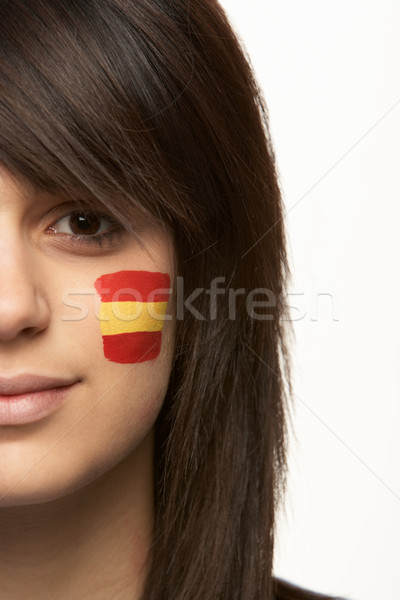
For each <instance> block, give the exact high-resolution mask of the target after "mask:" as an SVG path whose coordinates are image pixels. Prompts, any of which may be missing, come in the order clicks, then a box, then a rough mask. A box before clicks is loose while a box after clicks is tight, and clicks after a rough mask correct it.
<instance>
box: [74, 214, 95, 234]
mask: <svg viewBox="0 0 400 600" xmlns="http://www.w3.org/2000/svg"><path fill="white" fill-rule="evenodd" d="M69 225H70V227H71V231H72V232H73V233H74V234H87V235H93V234H95V233H97V232H98V230H99V228H100V226H101V218H100V217H98V216H97V215H96V214H91V213H73V214H72V215H71V216H70V218H69Z"/></svg>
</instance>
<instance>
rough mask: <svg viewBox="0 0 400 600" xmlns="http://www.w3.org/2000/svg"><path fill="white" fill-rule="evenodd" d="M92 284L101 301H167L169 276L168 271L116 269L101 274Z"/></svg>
mask: <svg viewBox="0 0 400 600" xmlns="http://www.w3.org/2000/svg"><path fill="white" fill-rule="evenodd" d="M94 285H95V288H96V290H97V291H98V293H99V294H100V296H101V300H102V302H135V301H136V302H167V301H168V299H169V292H168V291H166V290H168V289H169V287H170V278H169V275H168V273H152V272H151V271H118V272H117V273H108V274H106V275H102V276H101V277H99V278H98V279H96V281H95V284H94ZM158 290H160V292H158ZM155 292H156V293H155Z"/></svg>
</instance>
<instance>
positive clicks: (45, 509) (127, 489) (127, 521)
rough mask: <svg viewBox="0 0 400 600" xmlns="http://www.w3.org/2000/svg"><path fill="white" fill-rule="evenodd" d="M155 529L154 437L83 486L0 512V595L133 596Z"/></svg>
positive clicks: (44, 599)
mask: <svg viewBox="0 0 400 600" xmlns="http://www.w3.org/2000/svg"><path fill="white" fill-rule="evenodd" d="M152 526H153V462H152V438H151V436H148V437H147V438H146V439H145V440H144V442H142V444H141V445H140V447H138V448H137V449H136V450H135V451H134V452H133V453H132V454H131V455H129V456H128V457H127V458H126V459H125V460H124V461H122V462H121V463H119V464H118V465H117V466H116V467H114V468H113V469H111V470H110V471H108V472H107V473H106V474H105V475H104V476H102V477H100V478H98V479H97V480H95V481H94V482H92V483H90V484H88V485H87V486H85V487H84V488H82V489H80V490H78V491H76V492H73V493H72V494H69V495H68V496H64V497H62V498H59V499H57V500H54V501H52V502H47V503H43V504H35V505H29V506H7V507H3V508H1V509H0V589H1V590H2V597H4V598H8V599H9V600H14V599H15V600H16V599H17V598H26V597H29V598H40V599H41V600H50V599H53V598H57V599H58V600H64V599H65V600H66V599H70V598H91V600H109V598H113V600H125V599H128V598H129V600H133V599H137V598H139V597H140V593H141V590H142V587H143V583H144V579H145V575H146V558H147V556H148V552H149V548H150V543H151V534H152Z"/></svg>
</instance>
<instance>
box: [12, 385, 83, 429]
mask: <svg viewBox="0 0 400 600" xmlns="http://www.w3.org/2000/svg"><path fill="white" fill-rule="evenodd" d="M80 381H81V379H79V378H69V379H64V378H59V377H57V378H56V377H47V376H42V375H31V374H22V375H16V376H14V377H0V426H2V425H25V424H28V423H34V422H36V421H39V420H41V419H44V418H45V417H47V416H49V415H50V414H52V413H53V412H55V411H56V410H57V409H58V408H59V407H60V406H61V405H62V404H63V402H64V400H65V398H66V396H67V395H68V393H69V391H70V390H71V389H72V388H73V387H75V386H76V385H77V384H78V383H79V382H80Z"/></svg>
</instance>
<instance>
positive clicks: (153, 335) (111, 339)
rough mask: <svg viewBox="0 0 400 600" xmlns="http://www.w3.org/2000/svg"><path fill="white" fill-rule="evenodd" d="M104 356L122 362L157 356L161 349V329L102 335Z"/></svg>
mask: <svg viewBox="0 0 400 600" xmlns="http://www.w3.org/2000/svg"><path fill="white" fill-rule="evenodd" d="M103 344H104V356H105V357H106V358H108V360H112V361H113V362H117V363H122V364H128V363H129V364H132V363H138V362H144V361H146V360H152V359H153V358H157V356H158V355H159V353H160V349H161V331H136V332H135V333H119V334H117V335H104V336H103Z"/></svg>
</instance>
